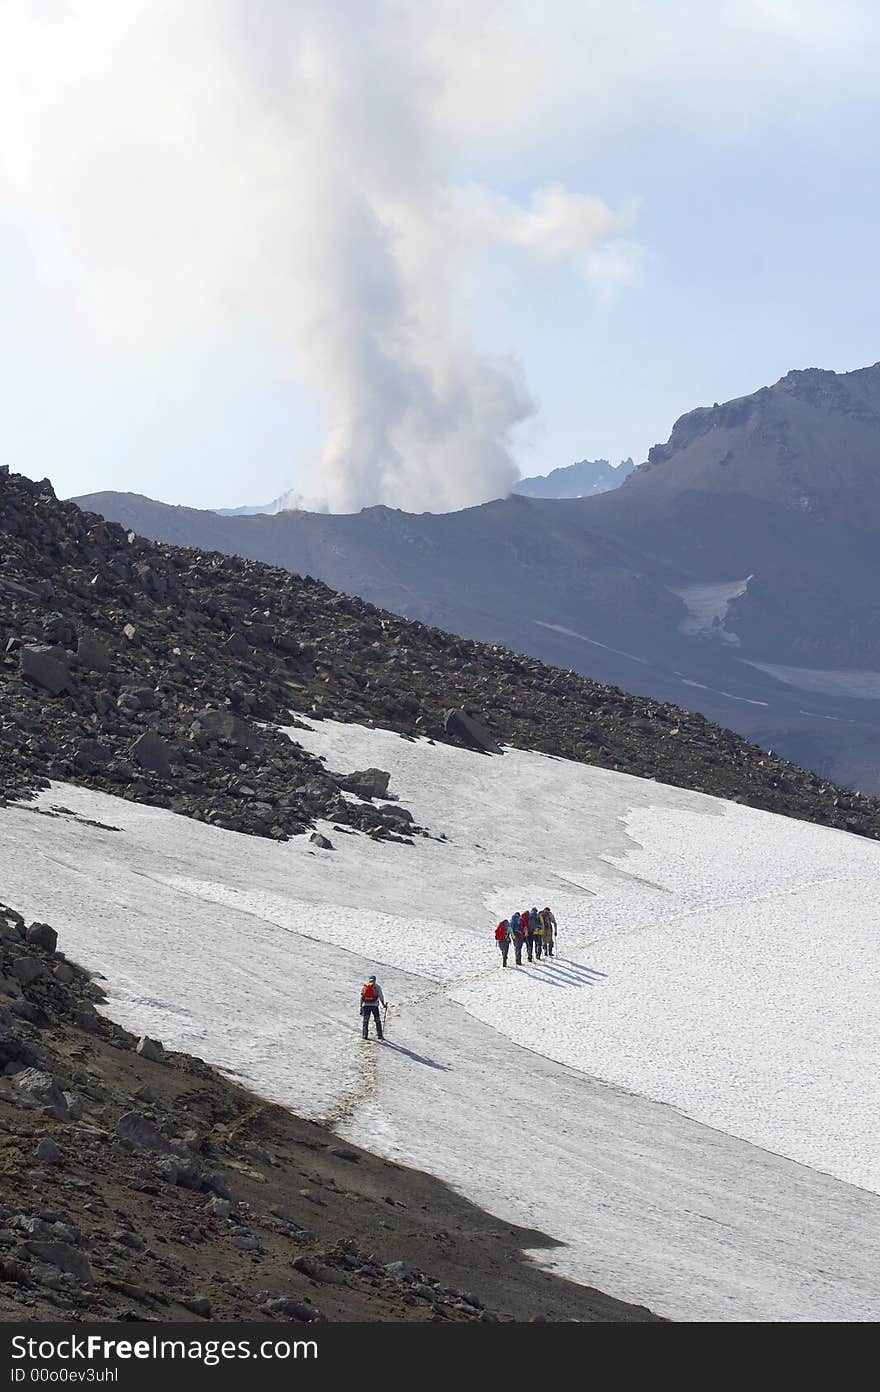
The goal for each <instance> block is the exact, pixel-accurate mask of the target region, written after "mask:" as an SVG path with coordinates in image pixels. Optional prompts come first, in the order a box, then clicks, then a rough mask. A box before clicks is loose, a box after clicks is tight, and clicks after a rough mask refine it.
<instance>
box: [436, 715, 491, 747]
mask: <svg viewBox="0 0 880 1392" xmlns="http://www.w3.org/2000/svg"><path fill="white" fill-rule="evenodd" d="M443 728H444V730H445V731H446V733H447V735H449V736H450V738H452V739H457V740H460V741H461V743H462V744H466V745H467V746H468V748H469V749H478V750H479V751H480V753H482V754H503V753H504V751H503V749H502V748H501V745H500V744H498V742H497V741H496V740H494V739H493V738H492V736H491V735H490V734H489V731H488V730H487V729H486V727H485V725H484V724H483V723H482V721H480V720H477V719H476V717H475V716H473V715H469V714H468V712H467V711H465V710H449V711H447V712H446V714H445V716H444V717H443Z"/></svg>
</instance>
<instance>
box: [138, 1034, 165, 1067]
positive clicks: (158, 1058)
mask: <svg viewBox="0 0 880 1392" xmlns="http://www.w3.org/2000/svg"><path fill="white" fill-rule="evenodd" d="M135 1053H138V1054H140V1056H141V1058H145V1059H149V1061H150V1062H151V1063H163V1062H164V1060H165V1050H164V1048H163V1047H162V1044H161V1041H160V1040H158V1039H151V1038H150V1037H149V1035H147V1034H143V1035H141V1037H140V1039H139V1040H138V1042H137V1045H136V1048H135Z"/></svg>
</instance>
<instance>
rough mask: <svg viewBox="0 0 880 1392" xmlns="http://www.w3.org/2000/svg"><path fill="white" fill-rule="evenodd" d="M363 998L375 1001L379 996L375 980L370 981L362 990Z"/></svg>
mask: <svg viewBox="0 0 880 1392" xmlns="http://www.w3.org/2000/svg"><path fill="white" fill-rule="evenodd" d="M361 994H362V998H363V999H364V1000H365V1001H374V1000H376V999H377V997H378V992H377V990H376V983H375V981H368V982H367V983H366V985H365V986H364V989H363V991H362V993H361Z"/></svg>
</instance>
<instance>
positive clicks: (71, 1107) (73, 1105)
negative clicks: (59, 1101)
mask: <svg viewBox="0 0 880 1392" xmlns="http://www.w3.org/2000/svg"><path fill="white" fill-rule="evenodd" d="M63 1096H64V1101H65V1104H66V1106H67V1120H68V1121H79V1119H80V1117H81V1116H82V1114H83V1105H82V1100H81V1099H80V1098H79V1097H78V1096H77V1094H76V1093H75V1092H65V1093H64V1094H63Z"/></svg>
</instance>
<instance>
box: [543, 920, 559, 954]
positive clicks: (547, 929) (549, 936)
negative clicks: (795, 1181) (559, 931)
mask: <svg viewBox="0 0 880 1392" xmlns="http://www.w3.org/2000/svg"><path fill="white" fill-rule="evenodd" d="M541 917H542V918H543V920H544V950H545V952H546V953H547V956H548V957H552V956H553V948H554V946H555V943H556V927H557V924H556V917H555V915H554V913H553V911H552V910H551V909H549V908H543V909H542V910H541Z"/></svg>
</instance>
